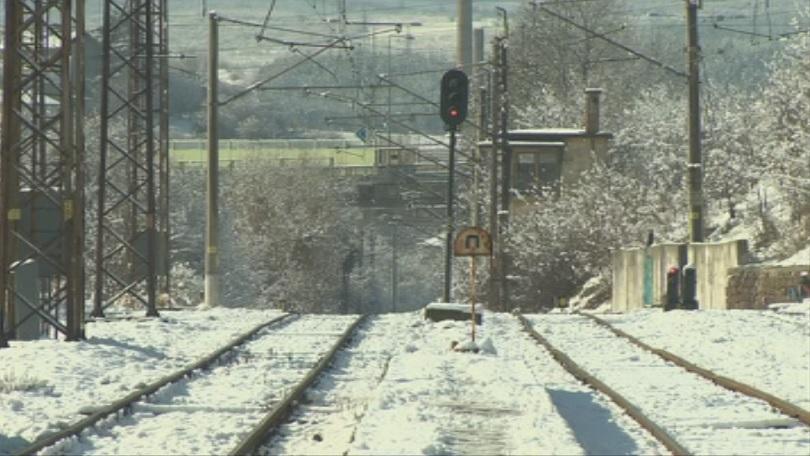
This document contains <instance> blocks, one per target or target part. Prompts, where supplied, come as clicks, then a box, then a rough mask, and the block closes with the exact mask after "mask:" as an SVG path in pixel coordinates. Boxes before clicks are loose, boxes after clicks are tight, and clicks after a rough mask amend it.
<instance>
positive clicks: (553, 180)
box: [513, 150, 562, 195]
mask: <svg viewBox="0 0 810 456" xmlns="http://www.w3.org/2000/svg"><path fill="white" fill-rule="evenodd" d="M560 152H561V151H557V150H553V151H533V152H519V153H517V154H516V157H515V158H516V160H515V168H514V171H513V182H514V184H513V187H514V188H515V189H516V190H518V191H519V192H526V191H530V190H532V191H535V192H539V193H540V194H542V195H546V194H555V195H556V194H559V187H560V175H561V172H562V166H561V154H560Z"/></svg>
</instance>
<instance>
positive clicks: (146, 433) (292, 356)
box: [56, 315, 355, 455]
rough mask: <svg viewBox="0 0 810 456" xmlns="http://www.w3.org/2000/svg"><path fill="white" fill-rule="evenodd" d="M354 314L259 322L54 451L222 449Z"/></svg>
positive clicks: (171, 452) (268, 405)
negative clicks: (204, 364)
mask: <svg viewBox="0 0 810 456" xmlns="http://www.w3.org/2000/svg"><path fill="white" fill-rule="evenodd" d="M354 318H355V317H348V316H334V315H317V316H315V315H305V316H301V317H300V318H298V319H296V320H292V321H290V322H286V323H285V324H284V325H283V326H281V327H276V326H274V327H271V328H267V329H264V330H263V331H261V332H260V333H259V334H258V335H257V337H256V338H255V339H253V340H252V341H250V342H248V343H246V344H245V345H243V346H241V347H240V348H239V349H238V351H237V353H236V354H235V359H231V360H230V361H229V362H227V363H224V364H222V365H220V366H216V367H214V368H213V369H211V370H210V371H207V372H205V373H201V374H198V376H195V377H192V378H191V379H188V380H183V381H181V382H178V383H176V384H174V385H172V386H171V387H169V388H165V389H163V390H161V391H160V392H159V393H158V394H157V395H155V396H154V397H153V398H151V399H150V400H149V403H148V404H145V405H146V406H145V407H141V408H140V409H138V408H136V409H135V413H134V414H133V415H131V416H129V417H128V418H127V421H126V422H122V423H119V425H117V426H114V427H109V428H108V429H101V430H100V431H99V432H98V435H85V436H83V439H82V440H81V441H80V442H77V443H75V444H73V445H72V446H70V447H68V448H67V449H65V448H58V449H56V450H57V452H58V453H59V454H62V453H64V452H66V451H67V452H70V453H77V454H97V455H111V454H120V455H124V454H148V455H158V454H165V455H177V454H227V453H228V452H229V451H231V450H232V449H233V448H235V447H236V445H237V444H238V443H239V442H240V440H241V439H242V438H243V437H244V435H245V434H246V432H247V431H248V430H250V429H252V427H253V426H254V425H255V424H256V423H258V422H259V421H261V419H262V418H263V417H264V415H265V414H266V413H267V412H268V411H269V409H270V408H271V407H272V406H273V405H274V404H275V403H277V402H278V401H279V400H281V399H282V398H283V397H284V396H285V395H286V394H287V392H288V391H289V390H291V389H292V388H294V387H295V385H296V384H297V383H298V382H300V381H301V379H302V378H303V377H304V376H306V374H307V373H308V372H309V370H310V369H312V367H313V366H314V365H315V364H317V362H318V359H320V358H321V357H322V356H323V355H324V353H326V352H327V351H328V350H329V349H330V348H331V347H332V345H333V344H334V342H335V341H336V340H337V339H338V338H339V337H340V335H341V334H342V333H343V331H345V330H346V328H347V327H348V326H349V325H350V324H351V322H352V321H353V320H354ZM150 404H159V405H160V406H162V407H157V408H156V407H149V405H150Z"/></svg>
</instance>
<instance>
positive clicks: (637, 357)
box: [530, 312, 810, 455]
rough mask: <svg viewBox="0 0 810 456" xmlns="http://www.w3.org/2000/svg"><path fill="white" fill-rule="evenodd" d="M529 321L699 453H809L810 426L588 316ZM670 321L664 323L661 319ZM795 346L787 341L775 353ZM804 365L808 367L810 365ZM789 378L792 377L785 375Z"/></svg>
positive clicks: (743, 356)
mask: <svg viewBox="0 0 810 456" xmlns="http://www.w3.org/2000/svg"><path fill="white" fill-rule="evenodd" d="M667 315H669V313H668V314H667ZM695 315H697V317H695V318H696V319H702V318H704V316H705V313H703V312H700V313H698V312H696V313H695ZM763 317H764V316H763ZM764 318H767V317H764ZM530 319H531V321H532V324H533V325H534V327H535V329H536V330H537V331H538V332H539V333H540V334H542V335H543V336H544V337H546V338H548V339H549V341H550V342H551V343H552V344H553V345H555V346H556V347H557V348H558V349H560V350H562V351H564V352H566V353H567V354H568V355H569V356H571V358H572V359H573V360H574V361H575V362H577V363H578V364H580V366H582V368H584V369H585V370H586V371H588V372H590V373H591V374H593V375H595V376H596V377H597V378H599V379H600V380H602V381H603V382H605V383H607V384H608V385H609V386H610V387H612V388H613V389H614V390H616V391H617V392H618V393H620V394H622V395H623V396H625V397H626V398H627V399H628V400H629V401H630V402H631V403H633V404H635V405H636V406H637V407H638V408H639V409H640V410H641V411H642V412H643V413H644V414H646V415H647V416H648V417H650V418H651V419H652V420H653V421H655V422H656V423H657V424H658V425H659V426H661V427H663V428H664V429H665V430H666V431H668V432H669V433H670V434H671V435H673V437H675V439H676V440H678V441H679V442H680V443H681V444H683V445H684V446H686V448H687V449H689V450H690V451H691V452H694V453H695V454H798V455H805V454H808V452H810V429H808V427H807V426H804V425H802V424H801V423H799V422H797V421H796V420H792V419H790V418H788V417H786V416H785V415H782V414H779V413H777V412H775V411H774V410H772V409H771V408H770V406H768V405H767V404H766V403H765V402H763V401H759V400H755V399H751V398H748V397H747V396H743V395H741V394H737V393H733V392H731V391H728V390H726V389H723V388H721V387H719V386H717V385H715V384H714V383H712V382H710V381H708V380H705V379H702V378H701V377H698V376H696V375H694V374H691V373H689V372H687V371H686V370H684V369H681V368H679V367H676V366H674V365H672V364H670V363H667V362H666V361H664V360H663V359H661V358H660V357H658V356H656V355H653V354H651V353H649V352H646V351H644V350H642V349H641V348H639V347H637V346H635V345H633V344H631V343H630V342H629V341H627V340H625V339H622V338H619V337H617V336H615V335H613V334H612V333H611V332H610V331H609V330H608V329H606V328H603V327H601V326H599V325H597V324H596V323H595V322H593V321H590V320H589V319H587V318H586V317H584V316H578V315H561V314H557V315H543V316H539V315H536V316H532V317H531V318H530ZM665 323H666V322H664V321H661V322H659V325H660V324H665ZM750 324H757V326H761V327H762V328H763V329H765V328H769V327H770V325H769V324H768V323H767V320H765V321H759V322H758V323H753V322H749V325H750ZM738 325H742V323H739V322H738ZM680 329H681V332H680V333H671V334H670V336H671V337H672V338H681V339H684V340H692V342H693V344H694V345H695V346H698V345H697V343H698V341H699V340H700V339H699V338H697V339H692V338H691V337H690V335H691V334H692V332H693V330H690V331H689V332H686V331H685V330H684V328H680ZM736 329H738V328H737V326H736V325H724V326H722V328H715V329H714V330H712V331H709V332H714V334H715V337H720V336H721V335H725V334H726V333H727V332H729V331H735V330H736ZM629 332H630V333H631V334H633V335H636V334H635V333H634V332H633V331H629ZM764 332H775V331H774V330H773V329H771V330H766V331H764ZM650 342H651V343H652V341H650ZM654 345H655V344H654ZM699 347H700V350H701V351H706V350H713V349H714V348H709V347H710V346H707V345H702V346H699ZM793 349H794V347H792V346H784V347H779V348H778V349H776V350H773V352H780V351H783V350H784V351H789V350H793ZM725 356H728V357H734V358H737V359H738V360H739V364H742V363H744V362H745V361H746V360H748V359H750V358H752V355H751V354H750V353H747V352H746V351H745V349H744V348H739V349H737V348H735V349H733V350H732V352H731V353H728V352H727V353H725ZM685 357H686V358H687V359H689V360H694V359H695V358H694V356H685ZM703 367H706V368H709V369H713V368H714V367H715V366H714V365H713V364H709V363H705V364H704V366H703ZM804 368H805V369H807V368H808V367H807V365H806V364H805V365H804ZM793 369H801V365H793V366H790V372H791V373H794V372H796V371H794V370H793ZM738 373H739V371H737V370H734V369H731V371H730V372H726V374H727V375H728V376H730V377H732V378H738V375H737V374H738ZM805 378H807V377H806V376H805ZM791 381H794V380H788V379H785V380H783V382H785V383H787V382H791Z"/></svg>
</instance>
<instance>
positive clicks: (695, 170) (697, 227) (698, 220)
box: [686, 0, 703, 242]
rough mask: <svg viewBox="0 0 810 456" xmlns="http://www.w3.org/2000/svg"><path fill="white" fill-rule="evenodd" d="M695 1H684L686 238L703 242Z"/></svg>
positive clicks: (696, 0)
mask: <svg viewBox="0 0 810 456" xmlns="http://www.w3.org/2000/svg"><path fill="white" fill-rule="evenodd" d="M697 9H698V0H686V21H687V38H688V41H689V44H688V46H689V47H688V49H689V51H688V57H687V58H688V65H689V165H688V172H689V240H690V241H691V242H703V164H702V160H703V158H702V154H701V144H700V45H699V44H698V21H697Z"/></svg>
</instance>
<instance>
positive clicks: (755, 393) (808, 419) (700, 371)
mask: <svg viewBox="0 0 810 456" xmlns="http://www.w3.org/2000/svg"><path fill="white" fill-rule="evenodd" d="M577 314H578V315H583V316H585V317H588V318H590V319H591V320H593V321H594V322H596V323H597V324H599V325H600V326H603V327H605V328H607V329H608V330H610V331H611V332H612V333H613V334H616V335H617V336H619V337H623V338H625V339H627V340H628V341H630V342H632V343H633V344H634V345H636V346H638V347H641V348H643V349H644V350H646V351H648V352H650V353H653V354H656V355H658V356H660V357H661V358H663V359H665V360H667V361H669V362H671V363H673V364H675V365H677V366H679V367H682V368H684V369H686V370H687V371H689V372H692V373H693V374H697V375H700V376H701V377H703V378H705V379H707V380H709V381H711V382H712V383H714V384H716V385H718V386H722V387H723V388H726V389H728V390H730V391H734V392H735V393H741V394H744V395H746V396H750V397H753V398H755V399H760V400H763V401H765V402H767V403H768V404H769V405H770V406H771V407H773V408H775V409H777V410H779V411H780V412H782V413H784V414H786V415H788V416H791V417H793V418H796V419H797V420H799V421H801V422H802V423H804V424H806V425H808V426H810V411H808V410H805V409H803V408H801V407H799V406H798V405H795V404H791V403H790V402H788V401H786V400H784V399H780V398H778V397H776V396H774V395H773V394H770V393H766V392H765V391H762V390H760V389H757V388H754V387H753V386H751V385H747V384H745V383H742V382H738V381H737V380H734V379H731V378H728V377H724V376H722V375H719V374H717V373H715V372H713V371H710V370H709V369H705V368H703V367H700V366H697V365H695V364H693V363H690V362H689V361H687V360H685V359H683V358H681V357H679V356H677V355H675V354H674V353H671V352H668V351H666V350H663V349H660V348H655V347H652V346H650V345H647V344H645V343H644V342H642V341H641V340H639V339H638V338H636V337H633V336H631V335H630V334H628V333H626V332H624V331H622V330H621V329H619V328H616V327H614V326H613V325H611V324H610V323H608V322H607V321H605V320H602V319H601V318H599V317H597V316H595V315H590V314H587V313H582V312H577Z"/></svg>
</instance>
